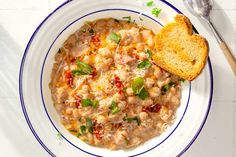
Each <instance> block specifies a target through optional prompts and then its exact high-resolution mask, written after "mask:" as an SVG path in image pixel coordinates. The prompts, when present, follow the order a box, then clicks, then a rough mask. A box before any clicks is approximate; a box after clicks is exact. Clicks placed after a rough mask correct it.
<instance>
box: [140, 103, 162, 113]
mask: <svg viewBox="0 0 236 157" xmlns="http://www.w3.org/2000/svg"><path fill="white" fill-rule="evenodd" d="M160 109H161V105H160V104H153V105H150V106H148V107H146V108H144V109H143V111H145V112H159V111H160Z"/></svg>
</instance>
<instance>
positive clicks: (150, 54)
mask: <svg viewBox="0 0 236 157" xmlns="http://www.w3.org/2000/svg"><path fill="white" fill-rule="evenodd" d="M145 53H146V54H147V57H148V58H151V57H152V51H150V50H148V49H147V50H146V51H145Z"/></svg>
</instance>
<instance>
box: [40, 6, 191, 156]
mask: <svg viewBox="0 0 236 157" xmlns="http://www.w3.org/2000/svg"><path fill="white" fill-rule="evenodd" d="M117 10H118V11H127V12H132V13H136V14H138V15H139V14H140V12H138V11H134V10H130V9H120V8H110V9H103V10H97V11H94V12H91V13H88V14H86V15H83V16H81V17H79V18H78V19H76V20H74V21H73V22H71V23H70V24H68V25H67V26H66V27H65V28H64V29H63V30H62V31H61V32H60V33H59V34H58V35H57V37H56V38H55V39H54V41H53V42H52V44H51V45H50V47H49V49H48V51H47V53H46V56H45V58H44V61H43V66H42V69H41V74H40V90H41V97H42V102H43V106H44V110H45V112H46V114H47V116H48V119H49V121H50V122H51V124H52V125H53V126H54V128H55V129H56V131H57V132H59V133H60V134H61V132H60V131H59V129H58V128H57V127H56V125H55V124H54V123H53V121H52V119H51V117H50V115H49V113H48V110H47V107H46V105H45V104H46V103H45V101H44V96H43V88H42V84H43V83H42V82H43V71H44V65H45V62H46V60H47V56H48V54H49V52H50V50H51V48H52V46H53V45H54V43H55V42H56V40H57V39H58V37H59V36H60V35H61V34H62V33H63V32H64V31H65V30H66V29H67V28H68V27H70V26H71V25H72V24H74V23H76V22H77V21H79V20H81V19H83V18H85V17H87V16H89V15H92V14H96V13H99V12H105V11H117ZM142 16H145V17H147V18H149V19H151V20H153V21H154V22H156V23H158V24H159V25H161V26H162V27H163V25H162V24H161V23H160V22H159V21H157V20H156V19H154V18H152V17H150V16H148V15H146V14H142ZM190 97H191V82H189V94H188V99H187V103H186V107H185V109H184V112H183V115H182V116H181V118H180V120H179V121H178V123H177V125H176V126H175V127H174V129H173V130H172V131H171V132H170V134H168V135H167V136H166V137H165V138H164V139H163V140H162V141H161V142H159V143H158V144H156V145H155V146H154V147H152V148H150V149H148V150H145V151H144V152H141V153H138V154H135V155H132V156H138V155H142V154H144V153H147V152H149V151H151V150H153V149H154V148H157V147H158V146H160V145H161V144H162V143H163V142H165V141H166V140H167V139H168V138H169V137H170V136H171V135H172V134H173V133H174V132H175V130H176V129H177V128H178V126H179V125H180V123H181V122H182V119H183V118H184V115H185V113H186V111H187V109H188V105H189V100H190ZM61 136H62V137H63V138H64V139H65V140H66V141H67V142H68V143H70V144H71V145H73V146H74V147H76V148H77V149H79V150H81V151H83V152H85V153H88V154H90V155H94V156H99V155H97V154H93V153H90V152H88V151H85V150H83V149H81V148H80V147H78V146H76V145H75V144H73V143H72V142H71V141H70V140H68V139H67V138H66V137H65V136H64V135H63V134H61Z"/></svg>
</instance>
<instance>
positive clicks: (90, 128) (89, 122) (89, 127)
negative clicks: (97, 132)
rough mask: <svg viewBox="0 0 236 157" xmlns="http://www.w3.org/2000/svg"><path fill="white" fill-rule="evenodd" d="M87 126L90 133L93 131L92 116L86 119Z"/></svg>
mask: <svg viewBox="0 0 236 157" xmlns="http://www.w3.org/2000/svg"><path fill="white" fill-rule="evenodd" d="M86 128H87V129H88V131H89V132H90V133H93V122H92V119H90V118H87V119H86Z"/></svg>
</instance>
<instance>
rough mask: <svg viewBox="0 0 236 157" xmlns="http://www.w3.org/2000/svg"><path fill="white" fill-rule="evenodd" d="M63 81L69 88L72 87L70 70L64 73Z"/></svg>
mask: <svg viewBox="0 0 236 157" xmlns="http://www.w3.org/2000/svg"><path fill="white" fill-rule="evenodd" d="M64 75H65V81H66V83H67V84H68V85H69V86H72V85H73V76H72V72H71V70H70V69H68V70H66V71H65V73H64Z"/></svg>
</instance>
